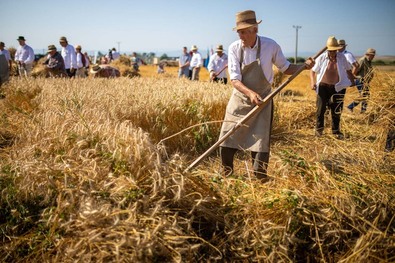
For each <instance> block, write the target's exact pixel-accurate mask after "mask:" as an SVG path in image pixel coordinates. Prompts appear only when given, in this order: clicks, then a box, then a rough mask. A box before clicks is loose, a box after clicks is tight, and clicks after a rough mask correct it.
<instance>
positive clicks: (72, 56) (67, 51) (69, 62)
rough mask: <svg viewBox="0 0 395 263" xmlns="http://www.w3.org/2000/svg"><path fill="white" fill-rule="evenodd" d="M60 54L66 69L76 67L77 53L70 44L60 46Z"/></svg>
mask: <svg viewBox="0 0 395 263" xmlns="http://www.w3.org/2000/svg"><path fill="white" fill-rule="evenodd" d="M61 55H62V57H63V60H64V66H65V68H66V69H70V68H74V69H77V68H78V67H77V54H76V52H75V49H74V47H73V46H72V45H70V44H67V46H65V47H62V52H61Z"/></svg>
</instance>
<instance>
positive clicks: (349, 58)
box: [337, 39, 359, 76]
mask: <svg viewBox="0 0 395 263" xmlns="http://www.w3.org/2000/svg"><path fill="white" fill-rule="evenodd" d="M337 42H338V43H339V46H341V47H342V48H341V49H339V51H337V52H340V53H342V54H343V55H344V56H345V57H346V59H347V61H348V63H350V64H351V66H352V73H353V74H354V76H355V75H356V74H357V71H358V68H359V63H358V61H357V60H356V59H355V57H354V55H353V54H352V53H351V52H350V51H348V50H346V47H347V44H346V41H345V40H344V39H339V41H337Z"/></svg>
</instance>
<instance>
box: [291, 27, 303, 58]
mask: <svg viewBox="0 0 395 263" xmlns="http://www.w3.org/2000/svg"><path fill="white" fill-rule="evenodd" d="M293 28H295V29H296V45H295V60H294V63H295V64H296V61H297V59H298V30H299V29H300V28H302V27H301V26H293Z"/></svg>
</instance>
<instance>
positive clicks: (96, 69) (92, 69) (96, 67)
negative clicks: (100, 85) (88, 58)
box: [90, 64, 101, 74]
mask: <svg viewBox="0 0 395 263" xmlns="http://www.w3.org/2000/svg"><path fill="white" fill-rule="evenodd" d="M100 70H101V67H100V65H98V64H95V65H93V66H92V67H91V70H90V72H91V73H93V74H96V73H97V72H99V71H100Z"/></svg>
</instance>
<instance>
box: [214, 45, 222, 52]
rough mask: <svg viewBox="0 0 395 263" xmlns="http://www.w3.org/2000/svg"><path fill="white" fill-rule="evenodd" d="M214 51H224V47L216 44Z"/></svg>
mask: <svg viewBox="0 0 395 263" xmlns="http://www.w3.org/2000/svg"><path fill="white" fill-rule="evenodd" d="M215 51H216V52H218V51H221V52H222V51H224V47H223V46H222V45H218V46H217V49H216V50H215Z"/></svg>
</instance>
